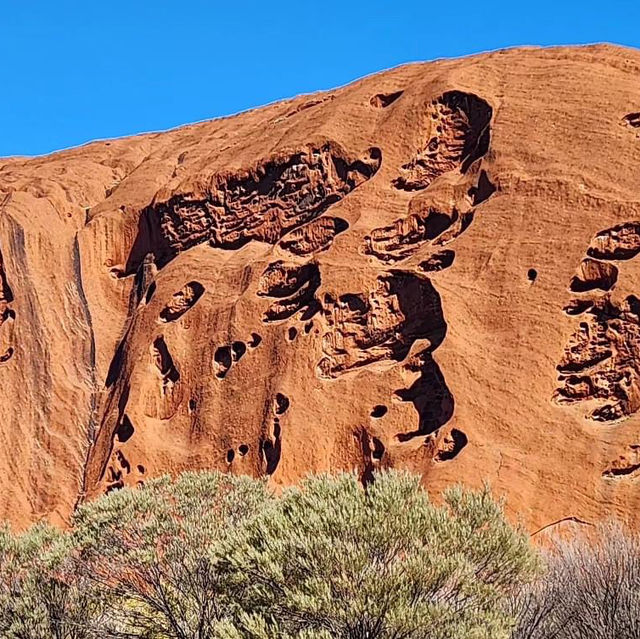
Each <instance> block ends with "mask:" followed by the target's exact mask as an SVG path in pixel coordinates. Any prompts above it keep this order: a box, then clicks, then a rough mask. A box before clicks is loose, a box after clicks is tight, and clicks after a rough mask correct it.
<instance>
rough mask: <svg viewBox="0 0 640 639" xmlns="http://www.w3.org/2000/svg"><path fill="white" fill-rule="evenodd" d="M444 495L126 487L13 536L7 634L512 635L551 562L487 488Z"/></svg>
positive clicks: (328, 485)
mask: <svg viewBox="0 0 640 639" xmlns="http://www.w3.org/2000/svg"><path fill="white" fill-rule="evenodd" d="M441 502H442V503H440V504H435V503H433V502H432V501H431V500H430V499H429V497H428V495H427V493H426V492H425V491H424V490H423V489H422V488H421V487H420V483H419V477H415V476H411V475H408V474H405V473H397V472H387V473H381V474H378V475H377V476H376V478H375V481H374V483H373V484H371V485H370V486H368V487H367V489H366V490H364V489H363V488H362V486H361V484H360V482H359V481H358V479H357V477H356V476H355V475H351V474H342V475H337V476H328V475H322V476H315V477H309V478H308V479H306V480H305V481H304V482H302V483H301V484H300V485H299V486H296V487H292V488H288V489H285V490H284V491H283V492H282V494H280V495H274V494H272V493H271V492H270V491H269V490H268V488H267V486H266V484H265V483H264V482H263V481H261V480H255V479H251V478H248V477H235V476H231V475H225V474H221V473H187V474H185V475H182V476H181V477H179V478H178V479H177V480H175V481H171V480H170V479H169V478H167V477H164V478H160V479H156V480H152V481H149V482H147V483H146V484H145V486H144V487H142V488H141V489H139V490H129V489H123V490H119V491H114V492H112V493H111V494H109V495H108V496H106V497H104V498H102V499H99V500H97V501H95V502H92V503H88V504H85V505H84V506H82V507H81V508H80V509H79V510H78V511H77V513H76V514H75V516H74V520H73V525H72V527H71V529H70V530H69V531H66V532H60V531H56V530H53V529H51V528H50V527H48V526H46V525H38V526H35V527H34V528H32V529H31V530H29V531H28V532H26V533H24V534H21V535H14V534H12V533H10V532H9V531H8V530H5V531H3V532H2V535H1V537H0V636H2V637H6V638H7V639H49V638H55V639H90V638H94V637H96V638H97V637H101V638H102V637H110V638H121V639H125V638H126V639H136V638H137V639H209V638H211V639H240V638H254V639H263V638H264V639H266V638H271V637H273V638H275V637H282V638H294V637H296V638H300V639H302V638H306V639H311V638H314V639H316V638H327V639H328V638H333V637H338V638H348V639H365V638H367V639H376V638H380V639H387V638H389V639H413V638H415V639H418V638H426V637H429V638H433V639H439V638H441V639H456V638H458V637H459V638H460V639H462V638H465V639H472V638H478V639H480V638H487V639H490V638H494V637H495V638H498V639H499V638H501V637H504V638H507V637H509V636H510V635H511V632H512V629H513V627H514V624H515V621H514V618H515V615H516V614H522V613H521V612H520V613H519V612H518V611H521V610H522V603H521V602H522V599H521V598H517V597H516V593H521V592H525V591H524V590H523V588H533V589H534V590H531V591H530V592H536V593H537V592H538V590H535V588H536V587H537V586H536V584H538V582H536V581H533V584H534V585H532V586H527V585H526V584H529V583H530V582H532V580H534V579H535V577H536V575H537V574H538V572H539V568H540V562H539V560H538V556H537V553H536V552H535V551H534V550H533V549H532V547H531V545H530V543H529V540H528V537H527V535H526V534H525V533H524V532H523V531H522V530H520V529H518V528H515V527H513V526H512V525H510V524H509V523H508V522H507V520H506V518H505V516H504V513H503V509H502V506H501V504H499V503H497V502H495V501H494V500H493V499H492V497H491V495H490V493H489V491H488V489H485V490H484V491H481V492H466V491H463V490H462V489H460V488H453V489H450V490H449V491H447V492H446V493H445V494H444V495H443V498H442V500H441ZM527 592H529V591H527ZM530 598H531V596H530ZM505 602H508V604H509V605H507V604H506V603H505ZM518 606H520V608H518ZM521 636H522V637H525V636H527V635H521ZM535 636H536V637H537V636H538V635H535ZM594 636H595V635H594ZM531 637H534V635H531Z"/></svg>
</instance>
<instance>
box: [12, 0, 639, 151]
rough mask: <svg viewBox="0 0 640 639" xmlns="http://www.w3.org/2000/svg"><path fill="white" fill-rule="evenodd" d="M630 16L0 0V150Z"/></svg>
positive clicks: (523, 5)
mask: <svg viewBox="0 0 640 639" xmlns="http://www.w3.org/2000/svg"><path fill="white" fill-rule="evenodd" d="M639 18H640V0H636V1H635V2H631V1H617V2H616V1H600V2H590V1H589V0H584V1H583V2H574V1H573V0H571V1H569V0H555V1H553V2H552V1H547V0H531V1H529V2H525V1H523V0H513V1H512V2H489V1H484V2H483V1H482V0H476V1H475V2H468V1H465V0H458V1H457V2H456V1H450V0H440V1H438V0H430V1H427V0H404V1H403V2H397V1H394V0H386V1H383V0H370V1H369V2H362V1H360V0H340V1H335V0H297V1H296V2H293V1H290V0H281V1H279V2H274V1H271V2H269V1H263V2H254V1H252V0H245V1H244V2H243V1H241V0H227V1H225V2H218V1H217V0H171V1H169V0H82V1H77V0H0V60H1V66H0V69H1V72H0V87H1V89H0V156H7V155H32V154H40V153H47V152H49V151H52V150H56V149H61V148H66V147H69V146H75V145H77V144H82V143H84V142H87V141H89V140H92V139H98V138H107V137H115V136H122V135H129V134H133V133H140V132H143V131H152V130H158V129H166V128H170V127H174V126H177V125H180V124H185V123H188V122H193V121H197V120H203V119H207V118H213V117H216V116H219V115H227V114H230V113H235V112H237V111H241V110H244V109H248V108H250V107H254V106H259V105H262V104H266V103H268V102H272V101H274V100H277V99H280V98H285V97H291V96H294V95H296V94H298V93H305V92H311V91H316V90H320V89H328V88H331V87H335V86H339V85H342V84H345V83H347V82H349V81H351V80H354V79H356V78H358V77H360V76H362V75H365V74H368V73H372V72H374V71H380V70H382V69H385V68H389V67H392V66H396V65H398V64H401V63H404V62H412V61H417V60H432V59H435V58H441V57H452V56H461V55H466V54H469V53H477V52H480V51H487V50H493V49H499V48H504V47H509V46H515V45H523V44H539V45H552V44H573V43H580V44H582V43H590V42H602V41H606V42H615V43H618V44H626V45H629V46H635V47H640V19H639ZM638 82H639V85H640V78H639V79H638Z"/></svg>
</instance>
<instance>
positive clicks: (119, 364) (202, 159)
mask: <svg viewBox="0 0 640 639" xmlns="http://www.w3.org/2000/svg"><path fill="white" fill-rule="evenodd" d="M639 78H640V52H639V51H636V50H633V49H626V48H622V47H616V46H610V45H596V46H586V47H565V48H563V47H558V48H548V49H541V48H523V49H512V50H506V51H498V52H494V53H488V54H482V55H477V56H473V57H468V58H460V59H455V60H441V61H436V62H430V63H418V64H411V65H406V66H401V67H398V68H395V69H392V70H390V71H385V72H381V73H379V74H375V75H372V76H368V77H366V78H364V79H362V80H359V81H356V82H354V83H352V84H349V85H347V86H344V87H342V88H339V89H335V90H333V91H328V92H324V93H316V94H312V95H304V96H301V97H298V98H294V99H291V100H286V101H283V102H278V103H274V104H271V105H269V106H266V107H263V108H258V109H254V110H251V111H247V112H243V113H241V114H238V115H235V116H232V117H227V118H221V119H216V120H211V121H207V122H202V123H199V124H194V125H190V126H185V127H182V128H178V129H174V130H170V131H167V132H163V133H153V134H145V135H139V136H134V137H128V138H121V139H114V140H110V141H109V140H106V141H99V142H93V143H90V144H87V145H85V146H82V147H77V148H73V149H70V150H66V151H62V152H59V153H54V154H52V155H47V156H42V157H34V158H21V157H12V158H5V159H2V160H0V415H1V417H0V436H1V446H0V471H1V472H0V495H1V498H0V517H1V518H2V519H5V520H8V521H10V522H11V523H12V524H13V525H14V526H15V527H18V528H25V527H27V526H28V525H29V524H30V523H32V522H34V521H37V520H39V519H43V518H44V519H48V520H50V521H52V522H53V523H55V524H59V525H65V524H66V523H67V522H68V521H69V517H70V515H71V514H72V512H73V511H74V509H75V508H76V507H77V505H78V504H80V503H82V502H83V501H85V500H88V499H93V498H95V497H97V496H99V495H102V494H105V493H108V492H111V491H113V490H117V489H120V488H123V487H126V486H132V487H134V486H137V485H140V484H143V483H144V482H145V481H147V480H148V479H149V478H152V477H156V476H159V475H162V474H164V473H170V474H172V475H174V476H175V475H177V474H179V473H180V472H182V471H185V470H191V469H215V470H223V471H225V472H229V473H234V474H248V475H253V476H256V477H260V476H264V477H268V479H269V483H270V484H271V485H273V486H274V487H276V488H277V487H280V486H286V485H289V484H292V483H295V482H297V481H298V480H300V479H301V478H302V477H304V476H305V475H306V474H308V473H311V472H322V471H338V470H354V469H355V470H356V471H357V473H358V475H359V477H360V478H361V479H362V482H364V483H366V482H368V481H369V480H370V478H371V477H372V475H373V474H374V473H375V471H376V470H378V469H387V468H397V469H407V470H411V471H413V472H417V473H419V474H420V475H421V476H422V481H423V484H424V486H425V487H426V488H427V489H428V490H429V491H430V492H433V494H434V495H437V494H438V493H439V492H440V491H441V490H442V489H443V488H444V487H445V486H448V485H450V484H453V483H462V484H464V485H466V486H469V487H473V488H477V487H480V486H482V485H483V483H485V482H488V483H489V485H490V486H491V488H492V490H493V491H494V492H495V494H497V495H504V496H505V498H506V504H507V512H508V514H509V516H510V517H511V518H512V519H513V520H520V521H522V522H523V523H524V525H525V526H526V528H527V530H528V531H529V532H530V533H532V534H534V533H536V532H538V531H540V530H543V529H548V528H550V527H555V526H556V525H562V524H563V523H564V522H569V523H570V524H572V525H577V526H580V525H581V524H589V523H594V522H596V521H600V520H603V519H606V518H608V517H611V516H614V517H617V518H619V519H622V520H625V521H627V522H629V523H634V524H637V523H638V506H639V505H640V494H639V493H638V490H637V478H638V476H639V475H640V284H639V282H640V180H639V176H640V82H639Z"/></svg>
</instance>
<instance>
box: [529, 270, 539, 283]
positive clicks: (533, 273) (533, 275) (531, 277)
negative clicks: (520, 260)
mask: <svg viewBox="0 0 640 639" xmlns="http://www.w3.org/2000/svg"><path fill="white" fill-rule="evenodd" d="M537 277H538V271H536V269H535V268H530V269H529V270H528V271H527V279H528V280H529V281H530V282H535V281H536V278H537Z"/></svg>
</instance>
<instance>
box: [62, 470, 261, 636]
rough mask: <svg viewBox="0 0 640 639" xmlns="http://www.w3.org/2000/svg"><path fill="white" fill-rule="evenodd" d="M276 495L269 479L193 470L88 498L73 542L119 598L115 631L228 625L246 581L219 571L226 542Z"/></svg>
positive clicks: (150, 632)
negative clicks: (269, 487) (269, 490)
mask: <svg viewBox="0 0 640 639" xmlns="http://www.w3.org/2000/svg"><path fill="white" fill-rule="evenodd" d="M267 499H268V494H267V491H266V490H265V484H264V482H262V481H258V480H254V479H251V478H249V477H239V478H238V477H234V476H231V475H225V474H222V473H185V474H184V475H182V476H181V477H180V478H179V479H177V480H176V481H173V482H172V481H171V480H170V479H169V478H168V477H164V478H161V479H157V480H153V481H150V482H148V483H147V484H146V485H145V486H144V488H143V489H141V490H120V491H117V492H114V493H112V494H110V495H109V496H107V497H106V498H103V499H99V500H97V501H95V502H92V503H89V504H86V505H84V506H83V507H82V508H81V509H80V510H79V511H78V513H77V514H76V516H75V517H74V531H73V535H72V538H73V545H74V546H75V548H76V553H77V557H78V559H79V561H80V564H81V566H82V570H83V574H85V575H86V576H87V577H89V578H92V579H93V580H95V581H96V582H97V583H99V586H100V589H101V590H103V591H105V592H107V593H108V594H109V598H108V600H109V602H110V603H111V604H115V605H113V606H112V609H111V611H112V615H113V618H114V619H116V620H117V623H116V627H111V628H110V629H109V631H110V632H111V634H112V635H113V636H126V637H128V638H131V637H141V638H147V637H154V638H156V637H157V638H165V637H166V638H175V639H205V638H209V637H214V636H217V634H219V633H224V632H227V630H225V628H227V626H228V624H227V621H228V620H229V619H231V618H233V616H234V615H235V614H236V612H237V610H238V606H239V602H240V601H241V600H242V593H241V589H242V588H243V587H244V585H243V584H242V583H240V582H239V581H238V580H237V579H235V576H234V575H233V574H231V573H229V572H228V571H222V570H220V569H219V566H218V563H219V561H218V560H219V556H220V552H219V547H220V544H221V543H222V542H223V541H224V540H225V538H226V537H227V536H228V535H229V534H230V533H231V532H232V531H233V530H234V529H235V528H236V527H238V526H241V525H242V524H243V522H244V521H245V520H247V519H248V518H250V517H252V516H254V515H255V514H256V513H258V512H259V511H260V510H261V509H262V508H263V506H264V504H265V502H266V500H267ZM218 627H219V629H218Z"/></svg>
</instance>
